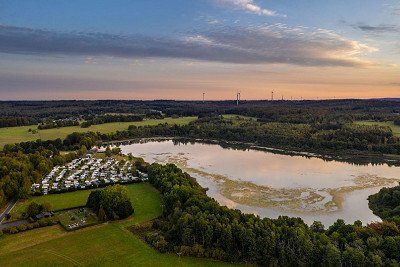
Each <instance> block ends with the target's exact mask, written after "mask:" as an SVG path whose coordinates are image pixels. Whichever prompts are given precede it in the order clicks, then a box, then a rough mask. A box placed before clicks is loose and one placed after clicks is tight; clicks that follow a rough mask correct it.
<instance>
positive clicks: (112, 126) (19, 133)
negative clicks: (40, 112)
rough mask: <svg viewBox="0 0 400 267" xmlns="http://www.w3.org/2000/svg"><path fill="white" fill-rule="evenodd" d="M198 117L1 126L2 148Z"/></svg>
mask: <svg viewBox="0 0 400 267" xmlns="http://www.w3.org/2000/svg"><path fill="white" fill-rule="evenodd" d="M195 119H196V117H182V118H165V119H152V120H144V121H139V122H112V123H105V124H99V125H92V126H91V127H89V128H81V127H80V126H71V127H61V128H55V129H47V130H37V125H31V126H20V127H7V128H0V149H2V148H3V146H4V145H5V144H14V143H20V142H26V141H33V140H37V139H42V140H52V139H57V138H61V139H63V138H65V137H66V136H67V135H69V134H71V133H73V132H80V133H81V132H90V131H92V132H101V133H112V132H116V131H123V130H126V129H128V127H129V126H130V125H137V126H144V125H157V124H160V123H169V124H178V125H184V124H188V123H189V122H191V121H193V120H195ZM29 129H32V130H37V133H35V134H32V133H30V132H29Z"/></svg>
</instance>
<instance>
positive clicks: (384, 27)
mask: <svg viewBox="0 0 400 267" xmlns="http://www.w3.org/2000/svg"><path fill="white" fill-rule="evenodd" d="M351 26H352V27H353V28H355V29H358V30H361V31H363V32H368V33H372V34H381V33H398V32H400V28H399V26H397V25H393V24H380V25H376V26H372V25H368V24H356V25H351Z"/></svg>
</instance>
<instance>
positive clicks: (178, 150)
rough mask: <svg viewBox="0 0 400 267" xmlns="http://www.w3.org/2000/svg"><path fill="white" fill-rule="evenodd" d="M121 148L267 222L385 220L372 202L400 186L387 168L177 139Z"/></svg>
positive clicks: (398, 174) (397, 172)
mask: <svg viewBox="0 0 400 267" xmlns="http://www.w3.org/2000/svg"><path fill="white" fill-rule="evenodd" d="M120 147H121V149H122V152H123V153H124V154H128V153H132V154H133V155H135V156H139V157H143V158H144V159H145V160H146V161H148V162H158V163H175V164H176V165H177V166H179V167H180V168H182V169H183V170H184V171H186V172H188V173H189V174H191V175H192V176H193V177H195V178H196V180H197V181H198V183H199V184H200V185H201V186H203V187H204V188H208V190H207V195H208V196H210V197H212V198H214V199H216V200H217V201H218V202H219V203H220V204H221V205H226V206H228V207H230V208H235V209H240V210H241V211H243V212H246V213H254V214H258V215H260V216H261V217H270V218H276V217H278V216H279V215H287V216H294V217H301V218H302V219H303V220H304V221H305V222H306V223H308V224H310V223H312V222H313V221H315V220H318V221H321V222H322V223H323V224H324V225H325V226H329V225H331V224H332V223H333V222H335V221H336V220H337V219H339V218H341V219H344V220H345V221H346V222H347V223H353V222H354V221H355V220H361V221H362V222H363V223H369V222H373V221H380V219H379V218H378V217H377V216H375V215H374V214H373V213H372V211H371V210H370V209H369V207H368V200H367V198H368V196H369V195H371V194H374V193H376V192H378V191H379V189H380V188H382V187H385V186H386V187H390V186H394V185H396V184H397V183H398V182H399V181H400V168H399V167H391V166H388V165H386V164H383V165H372V164H369V165H356V164H351V163H346V162H339V161H333V160H331V161H326V160H323V159H321V158H318V157H306V156H302V155H287V154H278V153H275V152H274V153H273V152H269V151H260V150H253V149H247V150H240V149H232V148H223V147H221V146H220V145H217V144H204V143H197V142H196V143H178V142H176V141H172V140H163V141H149V142H143V143H134V144H130V145H122V146H120Z"/></svg>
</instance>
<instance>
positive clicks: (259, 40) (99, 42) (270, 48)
mask: <svg viewBox="0 0 400 267" xmlns="http://www.w3.org/2000/svg"><path fill="white" fill-rule="evenodd" d="M374 51H376V49H375V48H373V47H369V46H367V45H365V44H362V43H359V42H357V41H354V40H349V39H346V38H343V37H341V36H340V35H337V34H335V33H334V32H331V31H327V30H324V29H317V30H309V29H306V28H301V27H298V28H290V27H287V26H285V25H281V24H278V25H270V26H264V27H246V28H242V27H217V28H214V29H213V30H208V31H200V32H195V33H191V34H189V35H185V36H182V37H181V38H155V37H148V36H143V35H129V36H126V35H116V34H104V33H82V32H68V33H62V32H55V31H47V30H37V29H30V28H21V27H13V26H2V25H0V52H2V53H11V54H39V55H78V56H84V57H86V58H91V57H96V56H111V57H122V58H133V59H137V58H177V59H190V60H203V61H211V62H222V63H238V64H293V65H302V66H348V67H363V66H367V65H370V64H372V63H371V62H369V61H366V60H363V59H362V56H363V55H364V54H367V53H371V52H374ZM88 63H90V62H89V61H88Z"/></svg>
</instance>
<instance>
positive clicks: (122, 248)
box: [0, 184, 222, 266]
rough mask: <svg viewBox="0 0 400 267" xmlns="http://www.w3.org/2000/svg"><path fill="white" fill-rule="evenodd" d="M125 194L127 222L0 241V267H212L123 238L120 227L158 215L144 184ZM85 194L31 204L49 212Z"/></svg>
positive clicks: (156, 197)
mask: <svg viewBox="0 0 400 267" xmlns="http://www.w3.org/2000/svg"><path fill="white" fill-rule="evenodd" d="M127 188H128V193H129V196H130V198H131V201H132V203H133V207H134V208H135V213H134V215H133V216H132V217H131V218H129V219H126V220H123V221H118V222H112V223H107V224H102V225H98V226H93V227H89V228H84V229H81V230H76V231H73V232H66V231H65V230H63V229H62V228H61V227H60V226H58V225H57V226H51V227H45V228H40V229H35V230H31V231H27V232H23V233H19V234H16V235H7V236H4V237H2V238H0V247H1V248H2V249H1V251H0V262H1V263H2V265H3V266H9V265H13V266H15V265H27V264H29V263H32V262H40V265H41V266H49V265H55V264H58V265H60V264H61V265H65V266H71V265H72V266H73V265H110V264H111V263H112V264H114V265H115V264H117V265H135V266H138V265H139V266H143V265H147V266H149V265H152V266H161V265H163V266H165V265H177V266H182V265H185V266H187V265H192V266H205V265H211V264H213V265H215V264H216V262H212V261H207V260H202V259H193V258H180V257H178V256H176V255H173V254H160V253H158V252H156V251H155V250H154V249H152V248H151V247H149V246H148V245H147V244H145V243H143V241H142V240H141V239H139V238H138V237H137V236H135V235H134V234H132V233H131V232H129V231H128V230H127V229H126V227H129V226H131V225H134V224H138V223H143V222H145V221H148V220H151V219H154V218H156V217H158V216H159V215H160V214H161V198H160V194H159V193H158V192H157V190H155V189H154V188H153V187H152V186H150V185H149V184H132V185H128V186H127ZM89 192H90V191H89V190H85V191H76V192H72V193H65V194H59V195H46V196H39V197H34V198H32V200H35V201H36V202H39V203H40V202H46V201H47V202H50V203H52V205H53V206H54V207H57V208H67V207H73V206H77V205H84V204H85V202H86V197H87V196H88V194H89ZM26 203H27V202H24V203H19V204H18V206H17V209H18V210H22V209H23V206H26ZM62 203H63V204H62ZM218 264H220V263H218ZM221 265H222V263H221Z"/></svg>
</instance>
